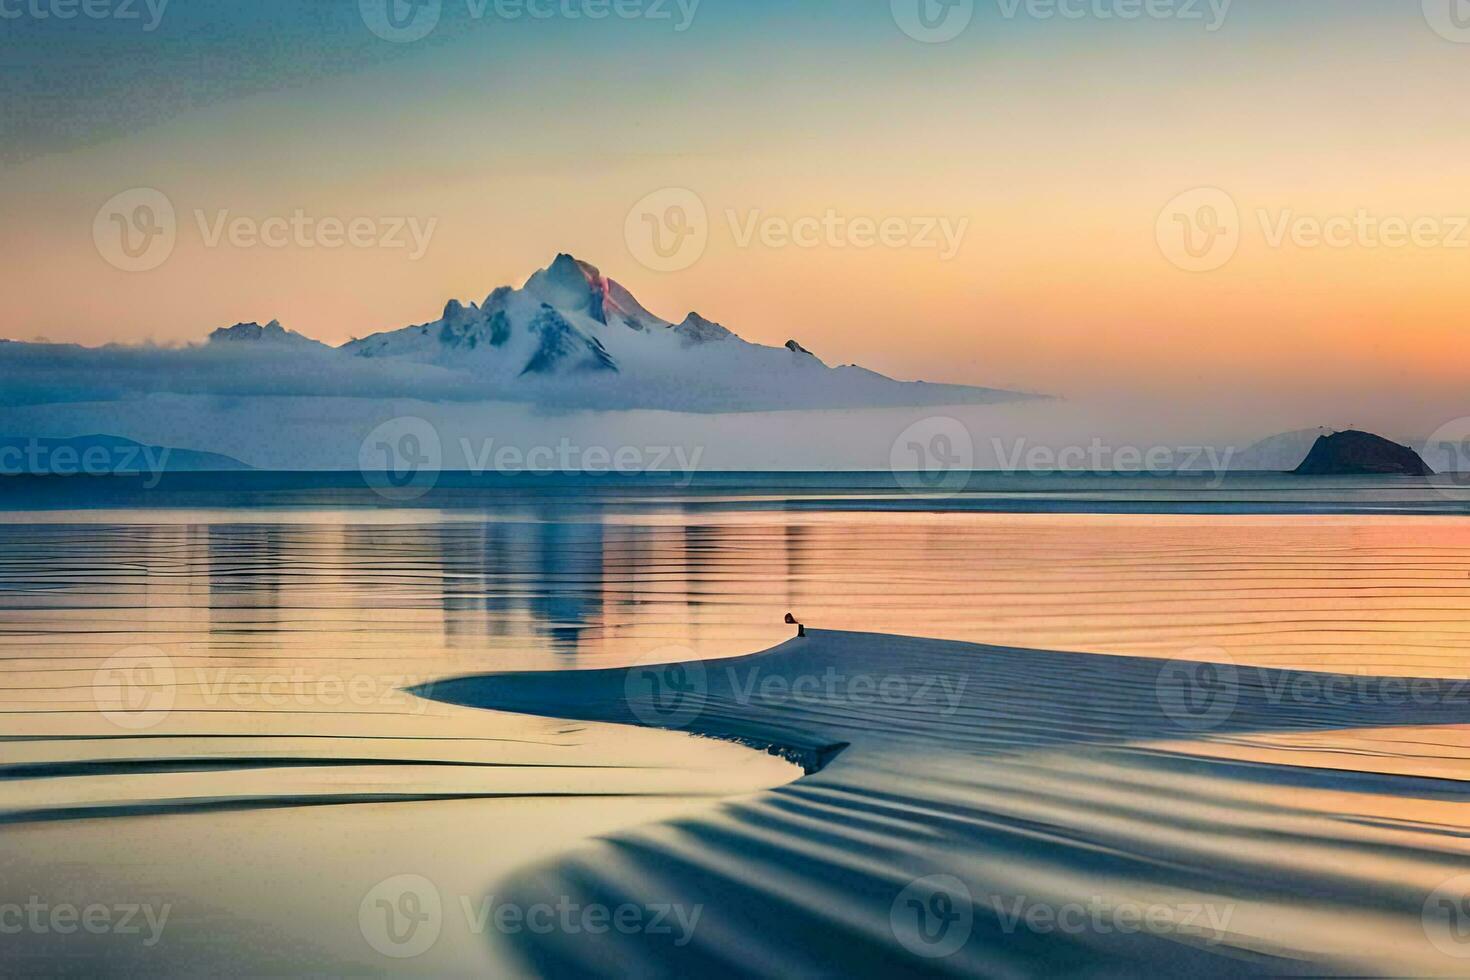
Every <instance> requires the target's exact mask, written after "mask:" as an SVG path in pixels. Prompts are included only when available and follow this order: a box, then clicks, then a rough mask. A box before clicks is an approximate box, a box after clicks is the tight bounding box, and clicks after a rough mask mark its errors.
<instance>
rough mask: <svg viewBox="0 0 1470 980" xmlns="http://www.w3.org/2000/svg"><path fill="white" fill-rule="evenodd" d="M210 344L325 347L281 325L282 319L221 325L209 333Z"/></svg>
mask: <svg viewBox="0 0 1470 980" xmlns="http://www.w3.org/2000/svg"><path fill="white" fill-rule="evenodd" d="M209 343H210V344H285V345H289V346H293V347H301V346H310V347H325V346H326V345H325V344H323V343H321V342H320V341H316V340H312V339H311V338H310V337H306V336H303V335H301V334H299V333H297V332H296V331H294V330H287V329H286V328H285V327H283V326H281V321H279V320H272V321H271V322H270V323H267V324H266V325H265V326H261V325H260V324H259V323H254V322H251V323H237V324H235V325H234V326H232V327H220V328H219V329H218V330H215V331H214V332H213V333H211V334H210V335H209Z"/></svg>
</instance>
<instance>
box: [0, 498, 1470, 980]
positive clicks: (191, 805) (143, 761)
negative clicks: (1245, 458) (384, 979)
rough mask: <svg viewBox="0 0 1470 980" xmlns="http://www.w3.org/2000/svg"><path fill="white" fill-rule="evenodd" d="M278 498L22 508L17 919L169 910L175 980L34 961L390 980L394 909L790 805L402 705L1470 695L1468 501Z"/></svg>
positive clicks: (12, 698) (22, 504)
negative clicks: (386, 501)
mask: <svg viewBox="0 0 1470 980" xmlns="http://www.w3.org/2000/svg"><path fill="white" fill-rule="evenodd" d="M254 478H255V479H257V480H261V481H270V482H267V483H258V484H256V485H252V486H247V487H245V488H244V489H241V487H240V486H239V485H238V484H229V485H223V484H221V485H211V484H210V483H209V482H208V481H207V480H204V479H203V478H201V477H195V478H194V481H193V482H189V481H185V482H184V483H183V484H173V485H169V486H166V487H165V488H163V489H162V490H156V491H148V492H147V493H144V492H143V491H139V494H140V496H139V497H138V499H137V500H131V499H129V501H128V502H129V503H130V504H138V505H136V506H128V507H125V508H114V509H109V508H107V507H105V506H102V505H103V504H104V503H105V502H106V501H105V500H104V499H102V498H103V497H105V496H106V494H99V493H98V492H97V491H96V490H95V488H79V485H76V484H71V485H66V486H60V487H58V485H57V484H56V482H55V481H51V482H50V483H49V484H48V483H45V482H44V481H42V482H40V483H38V482H37V481H23V482H22V483H21V484H17V485H15V486H14V487H13V488H12V490H13V492H12V493H11V494H10V496H9V497H0V507H8V508H10V509H9V511H8V513H6V514H4V515H3V516H0V663H3V666H0V670H3V671H4V683H3V689H0V738H4V739H5V740H6V741H5V745H4V747H5V754H4V761H3V765H0V820H3V821H5V822H6V823H7V824H8V826H7V827H6V833H5V835H4V840H3V841H0V861H3V862H4V870H5V874H4V875H3V876H0V892H3V894H0V901H6V900H8V901H13V902H24V901H25V900H26V898H28V897H29V896H33V895H42V896H48V895H49V896H53V897H52V898H51V901H53V902H61V901H72V902H74V903H76V904H84V902H83V901H82V900H83V899H92V898H95V897H96V896H99V895H101V896H104V898H103V899H102V900H103V901H113V902H118V903H122V902H125V901H131V902H134V903H137V902H143V903H149V902H151V903H154V904H163V903H168V904H170V905H171V906H172V912H171V916H172V918H171V923H172V924H171V925H169V926H168V929H167V930H166V932H165V938H164V940H163V941H161V942H159V943H157V944H155V945H153V946H147V947H145V946H144V945H143V944H142V943H140V942H136V941H133V939H132V937H120V936H117V935H106V936H94V937H84V938H83V940H78V939H76V938H75V937H70V938H68V939H67V940H66V941H65V942H62V940H61V939H60V937H58V936H56V935H50V934H48V935H39V936H38V935H34V934H33V935H29V936H28V937H26V939H25V941H24V942H22V943H21V944H20V945H18V946H12V947H10V952H9V953H8V954H6V955H7V956H8V957H9V958H11V959H13V960H14V962H16V963H26V964H35V963H38V962H40V961H39V960H38V959H31V957H40V956H46V957H48V958H49V959H48V961H47V966H48V968H51V967H54V966H56V964H58V963H61V964H71V966H72V967H73V968H75V969H76V970H77V971H78V972H86V970H87V969H88V968H90V967H91V966H93V965H95V962H96V960H97V957H99V956H101V957H106V958H107V959H108V961H109V962H111V963H113V964H115V965H117V966H119V967H120V968H126V969H132V968H136V969H140V970H141V969H164V970H170V971H182V970H191V969H209V968H218V967H219V966H220V964H221V963H228V964H231V966H232V968H234V969H238V970H241V971H244V972H249V971H250V970H261V971H266V972H269V971H271V970H276V971H280V970H286V969H291V968H293V967H296V968H301V967H303V966H304V967H305V968H309V969H321V970H344V969H353V970H356V969H366V970H382V971H388V970H391V969H394V968H396V967H398V966H401V964H394V963H392V962H390V961H387V960H384V959H383V958H381V957H378V956H376V955H375V953H374V951H373V950H372V949H370V948H368V946H367V944H365V943H364V938H363V936H362V935H361V934H360V929H359V920H358V910H359V903H360V901H361V900H362V898H363V896H364V894H366V893H367V892H369V891H370V890H371V888H372V887H373V885H374V883H375V882H377V881H380V880H382V879H383V878H384V877H386V876H388V875H391V874H396V873H401V872H403V871H405V870H412V871H414V872H415V873H423V874H428V875H430V876H431V877H433V878H434V880H435V881H438V882H441V883H447V884H441V888H442V889H443V890H445V892H446V895H447V894H451V893H457V894H464V895H471V894H478V893H480V892H482V891H483V890H484V889H485V888H487V887H492V888H493V887H494V882H495V881H496V880H497V878H498V877H499V876H501V875H503V874H505V873H506V872H507V871H509V870H511V869H513V868H515V867H518V866H519V865H521V864H524V863H525V862H526V861H528V860H530V859H532V858H534V857H538V856H546V855H551V854H555V853H556V852H557V850H558V849H559V848H563V847H565V846H567V845H568V844H569V843H570V842H573V841H575V840H577V839H579V838H581V837H583V836H587V835H591V834H596V833H603V832H607V831H612V830H616V829H619V828H622V827H628V826H633V825H637V824H641V823H647V822H649V821H653V820H661V819H666V818H668V817H670V816H673V815H677V814H680V813H686V812H691V811H695V810H699V809H702V808H706V807H708V806H709V805H710V803H711V802H712V801H715V800H718V799H721V798H725V797H729V796H731V795H739V794H745V793H750V792H753V791H755V790H758V789H760V788H763V787H769V786H774V785H778V784H781V783H783V782H786V781H788V780H790V779H792V778H794V777H795V776H796V775H798V773H797V772H796V771H795V770H792V769H791V768H790V767H789V766H787V765H786V764H784V763H782V762H780V761H778V760H775V759H771V758H768V757H765V756H761V755H758V754H755V753H751V752H749V751H747V750H745V749H741V748H739V747H737V746H733V745H727V744H723V743H714V742H707V741H701V740H695V739H691V738H688V737H686V736H683V735H679V734H673V733H667V732H656V731H641V730H631V729H626V728H622V727H617V726H606V725H594V724H586V723H573V722H559V721H556V720H554V719H531V718H526V717H522V716H518V715H506V714H500V713H496V712H489V711H477V710H473V709H465V708H456V707H449V706H446V705H441V704H438V703H436V702H430V701H426V700H424V699H421V698H418V697H415V696H413V695H411V694H408V693H406V692H404V691H403V688H405V687H407V686H410V685H415V684H423V683H428V682H432V681H434V680H436V679H442V678H448V677H454V676H460V675H465V674H474V673H482V672H488V671H501V670H522V669H566V670H574V669H584V668H593V667H605V666H621V665H627V664H632V663H636V662H639V661H641V660H644V659H649V660H656V661H668V660H673V659H690V658H695V657H708V656H727V655H735V654H740V653H746V652H750V651H754V650H760V649H764V648H767V647H769V646H772V645H774V644H775V643H777V642H780V641H781V640H783V639H785V638H786V637H788V636H789V635H790V627H787V626H785V625H783V624H782V617H783V616H784V614H785V613H786V612H787V611H788V610H790V611H794V612H796V613H797V614H798V615H799V616H800V618H802V619H803V620H804V621H805V622H807V623H809V624H813V625H817V626H820V627H822V628H824V629H840V630H862V631H875V632H890V633H902V634H912V635H918V636H927V637H939V638H948V639H961V640H973V641H981V642H986V643H995V644H1006V645H1013V646H1020V647H1028V648H1036V649H1041V650H1059V651H1075V652H1082V653H1098V654H1143V655H1150V656H1154V655H1168V656H1174V655H1183V656H1187V657H1188V658H1190V659H1202V660H1217V661H1218V660H1221V659H1225V660H1228V661H1232V662H1234V663H1237V664H1262V665H1269V666H1277V667H1301V668H1308V669H1324V670H1334V671H1338V672H1343V673H1363V674H1375V675H1382V674H1401V675H1433V676H1449V677H1455V676H1466V675H1467V674H1470V659H1467V655H1466V653H1465V649H1466V644H1465V642H1464V641H1465V639H1466V637H1467V633H1470V518H1466V517H1464V516H1459V515H1458V514H1456V513H1453V512H1454V511H1457V510H1459V509H1461V508H1462V507H1463V503H1462V502H1461V501H1459V500H1458V499H1457V498H1456V497H1455V496H1454V491H1453V490H1446V491H1444V492H1440V491H1436V490H1430V489H1426V488H1424V487H1423V486H1417V487H1415V486H1408V485H1404V484H1399V483H1394V482H1386V483H1352V482H1351V481H1349V482H1347V483H1315V484H1309V485H1307V487H1306V489H1303V486H1302V484H1300V483H1297V484H1289V485H1288V484H1284V483H1283V482H1282V481H1279V480H1276V481H1272V480H1267V479H1263V478H1260V479H1253V480H1242V481H1239V482H1237V483H1233V484H1231V483H1227V485H1226V486H1225V487H1224V488H1218V487H1206V486H1203V485H1202V484H1201V483H1199V482H1197V481H1160V482H1158V483H1149V482H1148V481H1130V482H1122V483H1120V482H1118V481H1070V482H1057V481H1053V482H1050V483H1045V482H1042V483H1039V484H1037V485H1035V486H1033V485H1031V484H1024V485H1018V484H1015V483H1010V484H1006V483H1004V482H997V483H996V484H994V485H987V486H985V487H983V488H981V492H979V493H978V494H972V495H970V496H967V497H962V498H959V499H958V500H947V501H938V500H925V499H922V498H915V497H913V496H909V495H903V494H895V493H893V492H892V488H891V487H883V486H881V485H872V486H865V485H862V483H861V481H853V480H851V479H842V480H839V479H837V478H822V479H815V480H811V481H806V482H805V483H801V484H799V485H776V484H773V483H772V482H771V481H770V480H769V479H768V480H764V481H761V482H760V484H759V485H758V486H754V487H752V486H743V487H742V486H740V485H739V484H738V483H737V482H731V481H722V482H719V483H717V484H715V485H704V486H700V487H695V488H692V489H690V490H680V489H677V488H669V487H657V488H649V487H634V488H629V487H617V488H613V489H607V488H605V487H604V488H600V489H595V490H590V489H587V488H582V487H578V486H576V485H575V484H574V483H573V484H572V485H567V484H566V483H563V484H558V485H556V486H554V487H542V488H538V489H537V491H536V492H535V493H529V492H527V490H526V488H525V487H524V486H522V487H519V488H505V487H497V488H493V489H490V490H485V489H483V488H482V489H478V490H477V489H475V488H457V487H453V486H451V487H449V488H447V489H442V490H440V491H437V492H436V493H435V494H434V495H431V496H430V497H428V498H426V499H425V500H422V501H419V502H416V505H415V506H412V507H388V506H384V505H382V503H381V502H379V501H376V500H374V498H372V497H371V495H369V494H366V493H365V492H363V491H353V490H348V489H344V488H343V487H342V486H325V487H324V486H321V485H317V484H312V483H309V482H308V483H303V482H302V481H301V480H300V479H297V478H289V479H288V478H284V477H282V478H275V477H268V476H262V475H255V476H254ZM215 479H218V478H215ZM319 482H327V483H330V482H331V481H319ZM788 482H789V481H788ZM148 494H152V495H151V496H150V495H148ZM120 496H122V497H124V498H126V497H127V494H121V495H120ZM997 501H1008V503H1007V504H1005V506H1003V507H997V506H996V502H997ZM998 509H999V510H1004V511H1008V512H1004V513H998V512H994V511H996V510H998ZM1148 509H1152V510H1153V511H1156V512H1155V513H1137V511H1139V510H1148ZM1212 510H1213V511H1216V512H1215V513H1210V511H1212ZM1332 510H1336V511H1346V512H1347V513H1336V514H1330V513H1321V512H1322V511H1332ZM1201 511H1203V513H1201ZM1282 511H1304V512H1308V513H1295V514H1287V513H1282ZM1186 734H1187V733H1181V736H1184V735H1186ZM1364 738H1365V739H1366V741H1365V740H1358V741H1353V742H1352V743H1351V744H1348V745H1346V746H1345V747H1339V748H1338V749H1333V750H1331V751H1333V752H1336V753H1337V755H1336V756H1335V758H1334V761H1333V764H1335V765H1339V766H1341V765H1344V764H1351V765H1357V764H1359V763H1351V762H1350V763H1344V762H1343V761H1342V760H1343V759H1345V758H1346V759H1352V758H1360V757H1364V756H1369V757H1372V758H1373V759H1375V760H1377V761H1374V762H1372V763H1371V764H1370V765H1371V766H1372V767H1374V768H1375V769H1376V770H1378V771H1393V772H1405V773H1424V772H1426V771H1433V772H1434V773H1436V774H1439V775H1446V774H1448V775H1454V776H1456V778H1459V776H1460V775H1462V773H1461V768H1462V767H1461V765H1460V762H1459V759H1460V755H1461V752H1460V748H1459V746H1460V745H1463V743H1464V738H1463V736H1461V735H1460V734H1459V733H1458V730H1448V729H1436V730H1434V731H1433V732H1431V733H1427V734H1426V733H1422V732H1421V733H1417V734H1416V735H1415V737H1413V738H1407V737H1405V736H1404V735H1403V734H1402V733H1397V734H1392V733H1388V734H1386V733H1384V732H1378V733H1375V734H1373V735H1371V736H1365V737H1364ZM1319 748H1320V746H1317V745H1309V744H1300V743H1297V744H1293V743H1292V742H1291V740H1290V739H1284V740H1282V741H1279V742H1273V743H1272V744H1271V745H1270V746H1267V747H1258V749H1257V750H1256V751H1259V752H1267V751H1269V752H1276V753H1287V752H1293V753H1297V754H1299V755H1309V754H1311V752H1313V751H1316V750H1317V749H1319ZM1211 751H1212V752H1214V753H1215V754H1221V753H1226V754H1229V753H1234V754H1240V753H1241V752H1243V751H1245V750H1244V749H1242V748H1241V747H1240V746H1238V745H1234V744H1232V745H1230V746H1224V747H1216V748H1215V749H1212V750H1211ZM311 804H334V805H330V806H312V805H311ZM1437 819H1443V817H1442V816H1440V817H1437ZM421 869H422V870H421ZM106 896H111V897H110V898H108V897H106ZM201 937H208V939H209V941H207V942H206V941H205V939H204V938H201ZM493 946H494V944H493V943H492V942H490V941H487V940H486V939H485V938H484V937H482V936H476V935H472V934H469V933H465V934H462V935H460V934H456V935H454V936H452V937H451V936H446V938H445V939H444V940H443V941H442V942H440V943H439V944H438V946H436V948H435V949H434V950H433V951H432V952H431V953H430V954H426V955H425V956H424V957H422V958H419V959H417V960H415V961H414V963H413V964H412V966H413V967H414V968H415V969H421V970H425V971H429V972H433V971H443V970H456V971H457V970H464V969H479V968H482V967H485V966H487V965H491V964H495V965H497V966H504V964H499V963H496V961H495V960H494V959H493V957H494V956H495V951H494V949H493ZM58 957H60V959H57V958H58Z"/></svg>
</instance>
